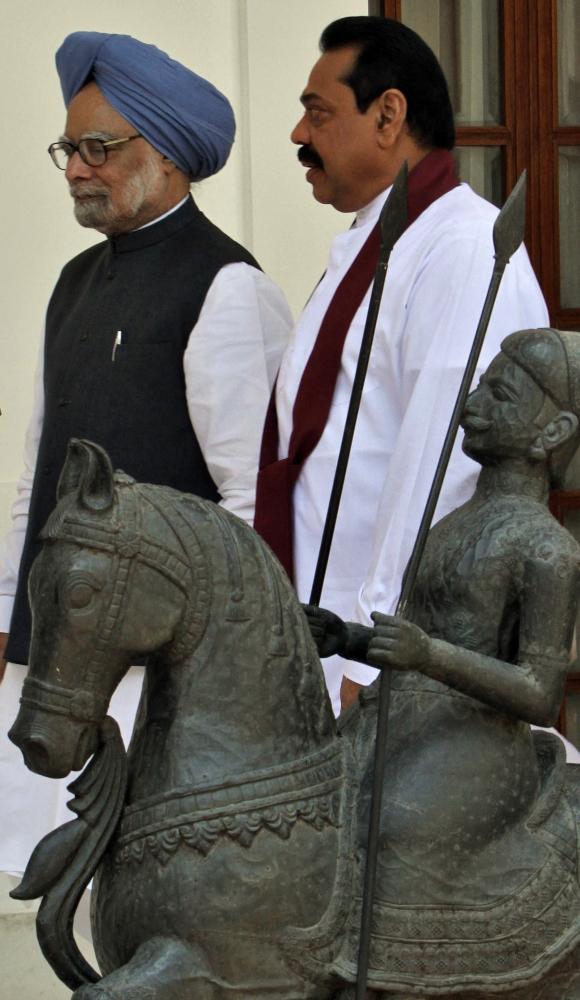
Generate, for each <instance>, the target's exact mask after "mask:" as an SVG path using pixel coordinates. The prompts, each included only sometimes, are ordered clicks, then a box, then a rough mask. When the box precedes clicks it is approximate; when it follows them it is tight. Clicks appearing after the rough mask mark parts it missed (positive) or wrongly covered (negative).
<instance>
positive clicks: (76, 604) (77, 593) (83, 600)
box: [69, 583, 94, 608]
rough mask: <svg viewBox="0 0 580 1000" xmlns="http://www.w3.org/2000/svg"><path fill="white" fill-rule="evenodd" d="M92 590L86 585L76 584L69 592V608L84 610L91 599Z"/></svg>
mask: <svg viewBox="0 0 580 1000" xmlns="http://www.w3.org/2000/svg"><path fill="white" fill-rule="evenodd" d="M93 594H94V590H93V588H92V587H91V586H89V584H88V583H77V584H75V586H74V587H71V589H70V591H69V601H70V606H71V608H86V607H87V606H88V605H89V604H90V603H91V601H92V599H93Z"/></svg>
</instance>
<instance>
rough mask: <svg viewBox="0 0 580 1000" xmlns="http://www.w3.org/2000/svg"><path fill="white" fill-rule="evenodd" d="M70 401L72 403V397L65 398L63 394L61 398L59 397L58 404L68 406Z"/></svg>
mask: <svg viewBox="0 0 580 1000" xmlns="http://www.w3.org/2000/svg"><path fill="white" fill-rule="evenodd" d="M69 403H70V399H65V397H64V396H62V397H61V399H59V401H58V405H59V406H68V404H69Z"/></svg>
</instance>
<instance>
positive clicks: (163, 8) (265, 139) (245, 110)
mask: <svg viewBox="0 0 580 1000" xmlns="http://www.w3.org/2000/svg"><path fill="white" fill-rule="evenodd" d="M366 12H367V3H366V0H350V2H348V3H347V2H346V0H316V2H314V0H292V2H290V3H289V2H287V0H166V2H165V3H159V0H100V2H99V3H98V4H97V3H95V2H94V0H75V2H74V3H71V2H65V0H51V2H47V0H19V3H18V4H14V3H13V0H0V23H1V24H2V43H3V44H2V62H1V63H0V115H1V120H2V138H3V148H2V153H1V162H2V197H1V214H0V225H1V233H2V240H1V245H0V274H1V275H2V299H1V305H2V308H1V314H0V315H1V327H0V408H1V409H2V417H1V418H0V533H1V532H3V530H4V528H5V526H6V524H7V521H8V509H9V505H10V502H11V498H12V496H13V494H14V487H15V483H16V480H17V478H18V475H19V472H20V466H21V453H22V442H23V437H24V430H25V426H26V422H27V418H28V414H29V411H30V406H31V394H32V375H33V369H34V365H35V359H36V353H37V343H38V337H39V335H40V331H41V329H42V323H43V316H44V310H45V307H46V304H47V301H48V298H49V295H50V292H51V289H52V287H53V285H54V282H55V280H56V278H57V277H58V273H59V271H60V268H61V267H62V265H63V264H64V263H65V262H66V261H67V260H68V259H70V257H72V256H74V254H75V253H78V252H79V251H80V250H82V249H83V248H84V247H86V246H88V245H90V244H91V243H94V242H95V239H96V234H94V233H93V232H91V231H88V230H83V229H81V228H80V227H79V226H78V225H77V224H76V222H75V221H74V219H73V216H72V203H71V201H70V198H69V196H68V193H67V190H66V184H65V181H64V177H63V176H62V175H59V174H58V172H57V171H56V169H55V168H54V167H53V166H52V164H51V162H50V160H49V157H48V155H47V153H46V148H47V146H48V144H49V143H50V142H51V141H54V140H55V139H56V138H58V135H59V134H60V133H61V131H62V129H63V126H64V119H65V113H64V108H63V105H62V99H61V95H60V88H59V83H58V78H57V75H56V71H55V69H54V53H55V51H56V49H57V48H58V46H59V44H60V43H61V41H62V39H63V38H64V37H65V35H67V34H68V33H69V32H71V31H77V30H94V31H108V32H120V33H126V34H133V35H135V36H136V37H138V38H140V39H142V40H143V41H146V42H153V43H155V44H156V45H158V46H159V47H160V48H162V49H165V50H166V51H167V52H169V54H170V55H172V56H173V57H175V58H176V59H179V60H181V61H182V62H184V63H185V64H186V65H188V66H191V68H192V69H195V70H196V71H197V72H199V73H201V74H202V75H205V76H207V77H208V78H209V79H210V80H211V81H212V82H213V83H215V84H216V85H217V86H218V87H220V88H221V89H222V90H223V91H224V92H225V93H226V94H227V95H228V97H229V98H230V100H231V101H232V104H233V105H234V109H235V111H236V116H237V119H238V139H237V141H236V145H235V148H234V151H233V153H232V156H231V158H230V161H229V163H228V164H227V166H226V168H225V169H224V170H223V171H222V172H221V173H220V174H218V175H217V176H216V177H215V178H210V179H209V180H208V181H205V182H204V183H203V184H202V185H200V186H199V188H198V189H197V190H196V191H195V197H196V198H197V200H198V202H199V204H200V206H201V207H202V209H203V210H204V211H205V212H206V213H207V214H208V215H209V216H210V217H211V218H212V219H213V220H214V221H215V222H216V223H217V224H218V225H220V226H221V227H222V228H223V229H225V230H226V231H227V232H229V233H230V234H231V235H232V236H234V237H235V238H236V239H239V240H240V241H241V242H244V243H246V245H247V246H249V247H250V249H252V250H253V251H254V253H255V254H256V256H257V257H258V258H259V260H260V262H261V263H262V265H263V267H264V268H265V270H267V271H269V272H270V273H271V274H272V275H273V276H274V277H275V278H276V280H277V281H278V282H279V283H280V284H281V286H282V287H283V288H284V290H285V291H286V293H287V295H288V298H289V300H290V302H291V305H292V307H293V309H294V310H295V311H297V310H298V309H299V308H300V306H301V304H302V303H303V301H304V300H305V299H306V297H307V295H308V293H309V291H310V289H311V287H312V286H313V284H314V282H315V281H316V280H317V278H318V277H319V275H320V273H321V271H322V270H323V268H324V263H325V256H326V250H327V247H328V242H329V238H330V236H331V235H332V234H333V233H334V232H337V231H338V230H339V229H341V228H344V225H345V221H346V223H348V220H345V219H344V218H341V217H340V216H339V215H337V214H336V213H334V212H333V211H332V210H331V209H328V208H326V209H325V208H321V206H318V205H317V204H316V203H315V202H314V201H313V200H312V196H311V194H310V189H309V188H308V186H307V184H306V182H305V180H304V176H303V175H304V171H303V170H302V168H301V167H300V166H299V165H298V163H297V160H296V157H295V151H294V149H293V147H291V145H290V143H289V140H288V134H289V132H290V130H291V128H292V126H293V125H294V123H295V121H296V120H297V118H298V115H299V110H300V109H299V104H298V97H299V94H300V92H301V90H302V88H303V86H304V84H305V83H306V79H307V76H308V71H309V69H310V67H311V65H312V64H313V62H314V61H315V59H316V58H317V41H318V36H319V34H320V31H321V29H322V28H323V27H324V25H325V24H327V23H328V22H329V21H331V20H332V19H333V18H334V17H340V16H343V15H345V14H358V13H361V14H364V13H366Z"/></svg>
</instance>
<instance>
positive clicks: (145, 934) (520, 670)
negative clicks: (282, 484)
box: [11, 331, 580, 1000]
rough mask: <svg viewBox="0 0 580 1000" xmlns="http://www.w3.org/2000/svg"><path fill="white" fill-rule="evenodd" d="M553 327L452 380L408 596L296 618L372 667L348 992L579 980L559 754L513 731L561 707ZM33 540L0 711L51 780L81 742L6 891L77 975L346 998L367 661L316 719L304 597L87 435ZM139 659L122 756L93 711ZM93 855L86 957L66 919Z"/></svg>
mask: <svg viewBox="0 0 580 1000" xmlns="http://www.w3.org/2000/svg"><path fill="white" fill-rule="evenodd" d="M574 336H576V337H578V335H574ZM554 338H555V335H553V334H552V333H551V332H550V331H545V332H544V335H543V339H542V337H539V336H536V341H537V345H536V346H537V350H536V354H535V355H534V352H533V351H531V346H533V345H532V344H531V341H532V339H533V338H532V337H531V335H527V340H526V339H525V337H524V338H523V339H522V338H520V340H516V341H511V342H510V344H509V345H508V346H509V351H508V349H507V347H506V351H507V353H505V354H502V355H500V356H499V359H496V361H495V362H494V363H493V365H492V367H491V369H490V370H489V372H488V374H487V376H486V377H485V378H484V380H483V382H482V386H481V387H480V389H479V390H478V391H477V393H478V394H477V393H476V394H472V396H471V397H470V400H469V401H468V404H467V409H466V415H465V418H464V427H465V431H466V443H465V448H466V450H468V451H469V454H471V455H472V456H473V457H475V458H476V459H477V460H478V461H480V462H481V463H482V465H483V472H482V475H481V477H480V481H479V484H478V488H477V491H476V493H475V495H474V497H473V498H472V499H471V500H470V501H469V502H468V503H467V504H465V505H464V506H463V507H462V508H460V509H459V510H458V511H456V512H454V513H453V514H451V515H449V517H448V518H445V519H444V520H443V521H441V522H439V524H437V525H436V526H435V528H434V529H433V530H432V532H431V533H430V536H429V539H428V542H427V546H426V550H425V557H424V560H423V563H422V566H421V569H420V572H419V575H418V579H417V585H416V587H415V589H414V591H413V595H412V599H411V601H410V602H409V607H408V616H407V618H406V619H396V618H390V617H389V616H385V615H377V616H376V624H375V627H374V629H363V627H362V626H352V627H351V626H348V625H345V624H344V623H342V622H340V620H337V619H335V617H334V616H332V615H330V614H329V613H325V612H324V611H323V610H322V609H315V610H314V609H313V610H312V612H311V613H310V618H311V623H312V624H311V627H312V631H313V634H314V636H315V638H316V642H317V644H318V646H319V648H320V650H321V652H322V654H326V653H328V652H329V651H334V649H336V648H340V649H341V651H342V652H343V653H346V654H347V655H350V656H358V657H361V658H363V659H366V660H367V661H368V662H373V663H377V664H379V665H380V666H386V665H388V666H390V667H391V668H392V669H393V670H394V679H393V704H392V716H391V720H390V729H389V741H388V749H389V752H388V759H387V767H386V775H385V791H384V800H383V813H382V834H381V850H380V855H379V867H378V881H377V895H376V903H375V917H374V924H373V936H372V943H371V955H370V958H371V961H370V975H369V997H377V998H384V1000H410V998H412V997H439V998H444V1000H451V998H452V997H453V998H461V1000H476V998H477V1000H482V998H492V997H497V996H505V997H508V998H510V1000H524V998H525V1000H578V997H579V996H580V883H579V878H578V829H579V826H578V822H579V819H580V770H578V769H574V768H573V767H571V766H567V765H566V764H565V760H564V754H563V747H562V744H561V743H560V741H559V740H557V738H555V737H552V736H551V735H550V734H546V733H543V732H540V733H532V731H531V730H530V726H529V723H531V722H535V723H539V724H548V723H551V722H552V720H553V717H554V713H555V712H557V709H558V706H559V703H560V699H561V695H562V691H563V685H564V682H565V676H566V670H567V663H568V657H569V649H570V644H571V640H572V632H573V626H574V621H575V615H576V605H577V591H578V579H579V567H580V549H579V548H578V546H577V544H576V543H575V542H574V540H573V539H572V538H571V537H570V536H569V535H567V533H566V532H565V531H564V530H563V529H562V528H561V527H560V526H559V525H558V524H557V523H556V522H555V521H554V520H553V519H552V518H551V516H550V515H549V513H548V511H547V508H546V497H547V490H548V485H549V479H550V476H551V475H553V474H555V473H556V472H557V471H559V467H560V466H562V465H565V461H566V458H567V456H568V452H569V451H570V449H571V447H572V445H576V444H577V436H578V419H577V415H576V410H577V409H578V403H577V401H576V399H575V398H574V399H571V398H569V390H570V385H572V388H574V385H576V384H580V382H576V381H575V375H576V372H577V371H579V370H580V366H579V365H578V359H580V352H577V353H576V354H574V351H575V350H576V343H575V342H571V344H570V345H568V344H567V342H566V344H565V346H564V348H562V350H564V352H565V360H566V364H568V366H569V368H570V371H571V372H572V375H573V376H574V378H573V379H572V382H570V381H568V382H567V383H566V387H565V390H563V391H566V392H568V396H567V397H566V399H562V398H558V399H554V396H555V395H557V393H558V391H559V389H558V387H557V386H556V388H554V386H553V385H552V383H550V384H549V385H548V382H549V377H548V376H546V377H544V374H543V371H542V370H541V367H542V366H541V362H542V358H544V360H545V361H546V363H547V368H548V369H549V371H550V372H551V373H553V372H554V371H555V372H556V374H557V373H558V371H560V369H559V368H558V365H559V364H560V362H561V361H562V356H561V354H559V353H558V352H559V351H560V342H559V341H557V340H555V339H554ZM578 339H580V337H578ZM506 343H507V342H506ZM538 345H539V346H538ZM512 348H513V350H512ZM516 348H517V351H516ZM566 351H568V354H566ZM517 352H519V354H518V353H517ZM520 355H521V356H520ZM530 357H531V359H532V360H531V361H529V359H530ZM528 362H529V366H528V368H526V367H525V365H527V364H528ZM494 365H495V368H494V367H493V366H494ZM534 365H535V366H536V367H535V368H534ZM575 366H576V367H575ZM561 367H562V366H561V365H560V368H561ZM564 367H566V366H564ZM530 372H532V373H533V378H534V379H535V380H536V381H535V382H534V385H532V386H531V388H530V386H529V385H528V384H527V383H526V377H530V378H531V377H532V375H530ZM524 376H526V377H524ZM550 377H551V376H550ZM564 381H565V379H564ZM534 386H535V388H534ZM535 389H537V390H538V392H537V393H536V395H535V396H534V391H535ZM574 391H575V390H574ZM538 393H539V394H538ZM548 396H549V399H548V400H547V401H546V398H545V397H548ZM566 407H568V409H566ZM563 413H564V414H567V415H568V417H570V418H574V419H569V420H568V422H567V423H566V421H565V420H563V419H562V414H563ZM44 538H45V544H44V548H43V551H42V554H41V555H40V557H39V559H38V561H37V563H36V564H35V567H34V569H33V573H32V578H31V586H30V589H31V601H32V605H33V610H34V631H33V642H32V654H31V666H30V671H29V677H28V679H27V681H26V684H25V688H24V692H23V699H22V706H21V709H20V713H19V715H18V718H17V720H16V722H15V724H14V727H13V729H12V731H11V735H12V738H13V739H14V741H15V742H17V743H18V745H19V746H20V747H21V748H22V751H23V753H24V756H25V759H26V762H27V764H28V766H29V767H31V768H32V769H33V770H35V771H37V772H39V773H43V774H47V775H50V776H62V775H64V774H67V773H68V772H69V771H70V770H78V769H81V768H82V767H84V765H85V763H86V762H87V761H88V760H89V758H91V757H92V759H91V760H90V762H89V763H88V765H87V767H86V769H85V771H84V772H83V774H82V775H81V777H80V778H79V779H77V781H76V782H75V785H74V786H73V791H74V793H75V799H74V802H73V804H72V808H73V810H74V811H75V813H76V814H77V816H78V818H77V819H76V820H75V821H73V822H72V823H71V824H67V826H64V827H61V828H60V829H59V830H57V831H55V832H54V833H53V834H50V835H49V836H48V837H47V838H45V840H44V841H43V842H41V844H40V845H39V847H38V848H37V850H36V852H35V854H33V856H32V858H31V861H30V863H29V866H28V869H27V872H26V874H25V877H24V881H23V883H22V886H21V887H20V889H19V890H18V892H19V895H21V896H22V897H24V898H29V897H34V896H39V895H43V896H44V897H45V899H44V902H43V906H42V908H41V912H40V916H39V938H40V941H41V946H42V947H43V950H44V952H45V954H46V956H47V958H48V959H49V961H50V962H51V964H52V965H53V967H54V968H55V970H56V971H57V973H58V975H60V976H61V978H62V979H63V980H64V981H65V982H67V983H68V985H69V986H70V988H71V989H72V990H74V991H75V992H74V996H75V1000H99V998H101V1000H137V998H139V1000H142V998H144V1000H229V998H236V1000H258V998H266V1000H274V998H276V1000H306V998H313V1000H314V998H316V1000H348V998H350V997H352V996H354V987H353V983H354V981H355V978H356V960H357V951H358V932H359V931H358V929H359V917H360V904H361V885H362V872H363V870H364V860H365V851H366V831H367V825H368V812H369V798H370V772H371V768H372V752H373V744H374V728H375V721H376V691H375V688H374V686H373V687H371V688H369V689H367V690H366V691H365V692H364V694H363V696H362V697H361V700H360V704H359V705H358V706H356V707H355V708H354V709H351V710H350V711H349V713H348V714H347V716H346V717H345V718H344V719H343V720H342V721H341V724H340V732H338V733H337V731H336V729H335V723H334V720H333V718H332V713H331V710H330V706H329V702H328V699H327V696H326V692H325V688H324V681H323V678H322V672H321V668H320V663H319V660H318V655H317V651H316V646H315V644H314V642H313V640H312V638H311V635H310V629H309V627H308V621H307V618H306V617H305V616H304V614H303V612H302V610H301V608H300V605H299V604H298V603H297V600H296V597H295V594H294V591H293V589H292V587H291V585H290V583H289V581H288V580H287V578H286V577H285V575H284V573H283V571H282V570H281V568H280V567H279V565H278V564H277V562H276V560H275V559H274V557H273V556H272V555H271V553H270V552H269V550H268V549H267V547H266V546H265V545H264V543H263V542H261V540H260V538H259V537H258V536H257V535H256V534H255V533H254V532H253V531H252V530H251V529H249V528H248V527H247V526H245V525H244V524H243V523H242V522H241V521H239V520H238V519H236V518H235V517H233V516H230V515H228V514H227V513H226V512H224V511H222V510H221V509H220V508H217V507H216V506H215V505H213V504H211V503H207V502H205V501H201V500H198V499H196V498H193V497H191V496H185V495H182V494H178V493H175V492H174V491H172V490H169V489H167V488H162V487H155V486H147V485H140V484H137V483H135V482H133V481H132V480H131V479H129V478H128V477H127V476H125V475H123V474H122V473H116V474H113V471H112V469H111V466H110V463H109V461H108V459H107V456H106V455H105V454H104V453H103V452H102V451H101V450H100V449H99V448H97V447H96V446H95V445H91V444H90V443H88V442H73V443H71V445H70V448H69V455H68V459H67V464H66V466H65V469H64V472H63V476H62V479H61V485H60V490H59V502H58V505H57V507H56V510H55V512H54V513H53V515H52V516H51V518H50V520H49V522H48V524H47V526H46V528H45V531H44ZM137 654H145V655H146V656H148V668H147V675H146V685H145V689H144V692H143V697H142V702H141V707H140V712H139V715H138V719H137V723H136V727H135V731H134V735H133V740H132V743H131V747H130V749H129V752H128V754H127V756H125V752H124V750H123V747H122V743H121V741H120V737H119V735H118V731H117V729H116V725H115V724H114V723H113V721H112V720H111V719H109V718H107V716H106V711H107V705H108V701H109V698H110V696H111V694H112V692H113V690H114V689H115V686H116V684H117V683H118V682H119V680H120V678H121V676H122V675H123V673H124V672H125V670H126V669H127V668H128V667H129V665H130V663H131V662H133V660H134V658H135V657H136V656H137ZM96 868H98V870H97V874H96V877H95V885H94V890H93V920H94V938H95V949H96V952H97V956H98V959H99V963H100V965H101V971H102V974H103V978H102V979H100V980H99V981H97V980H98V977H97V974H96V973H94V972H93V970H91V969H90V968H89V967H88V966H87V965H86V963H84V960H83V959H82V957H81V956H80V955H79V954H78V952H77V950H76V946H75V945H74V942H73V939H72V936H71V932H70V923H71V919H72V914H73V913H74V908H75V906H76V901H77V900H78V897H79V895H80V893H81V892H82V890H83V887H84V886H85V885H86V884H87V882H88V880H89V879H90V877H91V876H92V874H93V872H94V870H95V869H96Z"/></svg>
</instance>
